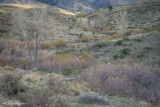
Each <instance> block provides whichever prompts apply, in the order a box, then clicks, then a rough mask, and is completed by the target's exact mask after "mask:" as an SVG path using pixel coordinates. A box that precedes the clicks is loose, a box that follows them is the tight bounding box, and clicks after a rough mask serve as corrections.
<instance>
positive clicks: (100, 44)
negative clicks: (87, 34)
mask: <svg viewBox="0 0 160 107" xmlns="http://www.w3.org/2000/svg"><path fill="white" fill-rule="evenodd" d="M108 44H109V41H105V42H98V43H96V44H95V45H94V46H93V47H95V48H96V49H100V48H102V47H104V46H107V45H108Z"/></svg>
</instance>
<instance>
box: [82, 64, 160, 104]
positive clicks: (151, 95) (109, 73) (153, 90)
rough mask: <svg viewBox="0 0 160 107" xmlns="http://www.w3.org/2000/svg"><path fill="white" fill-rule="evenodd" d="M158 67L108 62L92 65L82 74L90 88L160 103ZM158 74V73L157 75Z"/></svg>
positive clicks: (104, 92)
mask: <svg viewBox="0 0 160 107" xmlns="http://www.w3.org/2000/svg"><path fill="white" fill-rule="evenodd" d="M159 71H160V68H153V67H151V68H148V67H144V66H141V65H125V64H115V65H112V64H108V65H106V64H105V65H98V66H93V67H91V68H90V69H88V71H87V72H86V73H85V74H84V75H83V76H82V79H83V80H85V81H86V82H87V83H88V87H89V88H91V89H92V90H94V91H96V92H99V93H103V94H108V95H119V96H125V97H132V98H136V99H137V98H138V99H141V100H145V101H149V102H151V103H152V104H153V105H159V104H160V100H159V98H160V79H159V78H160V75H159V74H158V73H159ZM157 74H158V75H157Z"/></svg>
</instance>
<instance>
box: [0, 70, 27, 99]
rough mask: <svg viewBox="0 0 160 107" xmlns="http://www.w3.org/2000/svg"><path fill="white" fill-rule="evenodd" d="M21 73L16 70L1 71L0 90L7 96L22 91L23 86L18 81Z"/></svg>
mask: <svg viewBox="0 0 160 107" xmlns="http://www.w3.org/2000/svg"><path fill="white" fill-rule="evenodd" d="M20 79H21V75H20V74H19V73H18V72H12V71H5V72H3V71H1V75H0V92H1V93H4V94H7V95H9V96H13V95H17V94H18V93H19V92H24V91H25V87H24V86H23V85H22V84H21V82H20Z"/></svg>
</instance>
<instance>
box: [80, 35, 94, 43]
mask: <svg viewBox="0 0 160 107" xmlns="http://www.w3.org/2000/svg"><path fill="white" fill-rule="evenodd" d="M79 41H80V42H89V41H91V38H90V37H88V36H86V35H83V36H81V37H80V38H79Z"/></svg>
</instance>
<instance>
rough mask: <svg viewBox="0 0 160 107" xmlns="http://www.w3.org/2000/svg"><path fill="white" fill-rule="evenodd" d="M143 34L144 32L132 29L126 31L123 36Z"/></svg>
mask: <svg viewBox="0 0 160 107" xmlns="http://www.w3.org/2000/svg"><path fill="white" fill-rule="evenodd" d="M143 33H145V31H144V30H134V29H131V30H128V31H126V32H124V35H126V36H131V35H137V34H143Z"/></svg>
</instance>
